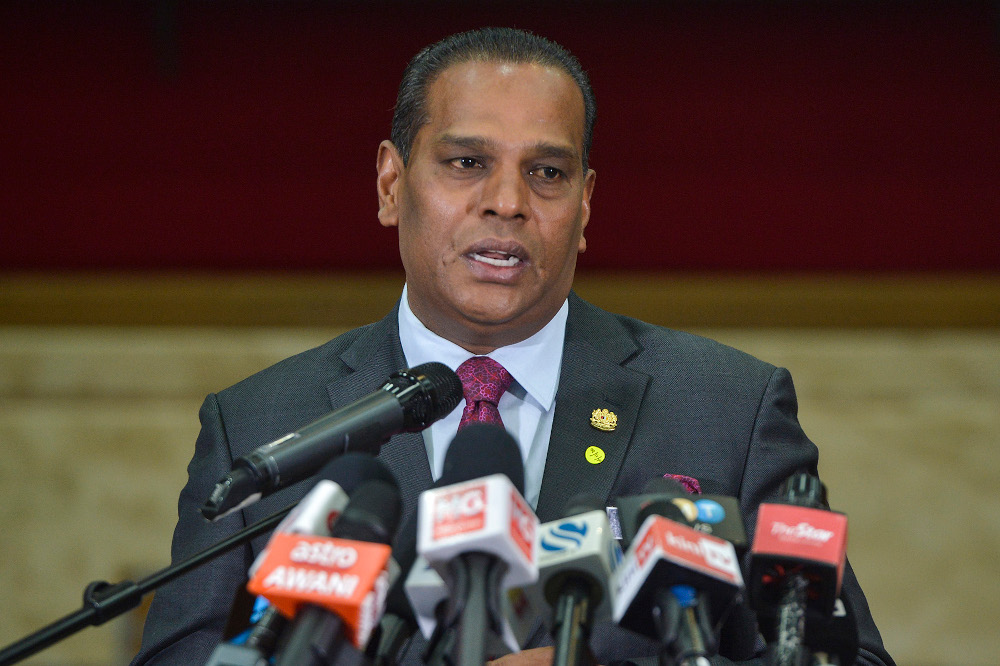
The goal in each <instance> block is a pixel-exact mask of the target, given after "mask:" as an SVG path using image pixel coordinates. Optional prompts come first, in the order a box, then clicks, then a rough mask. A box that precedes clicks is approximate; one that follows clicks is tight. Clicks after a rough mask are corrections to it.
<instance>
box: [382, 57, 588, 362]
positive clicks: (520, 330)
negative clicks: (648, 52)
mask: <svg viewBox="0 0 1000 666" xmlns="http://www.w3.org/2000/svg"><path fill="white" fill-rule="evenodd" d="M427 111H428V114H429V118H430V120H429V122H427V123H426V124H425V125H424V126H422V127H421V128H420V130H419V131H418V132H417V135H416V137H415V138H414V142H413V146H412V148H411V151H410V160H409V164H407V165H406V166H405V167H404V166H403V163H402V160H401V159H400V157H399V154H398V152H397V151H396V149H395V147H394V146H393V145H392V144H391V143H390V142H388V141H385V142H383V143H382V145H381V146H380V147H379V155H378V171H379V178H378V192H379V203H380V209H379V220H380V221H381V223H382V224H383V225H384V226H387V227H398V229H399V250H400V256H401V258H402V261H403V268H404V269H405V271H406V282H407V290H408V293H409V304H410V307H411V308H412V310H413V312H414V314H415V315H416V316H417V317H418V318H419V319H420V320H421V321H422V322H423V323H424V325H425V326H427V327H428V328H429V329H431V330H432V331H434V332H436V333H437V334H439V335H441V336H442V337H445V338H447V339H449V340H452V341H453V342H455V343H457V344H459V345H461V346H463V347H465V348H466V349H468V350H470V351H472V352H474V353H486V352H489V351H492V350H493V349H495V348H496V347H500V346H503V345H507V344H511V343H514V342H518V341H520V340H523V339H525V338H527V337H529V336H531V335H533V334H534V333H535V332H537V331H538V330H540V329H541V328H542V327H543V326H544V325H545V324H546V323H548V321H549V320H550V319H551V318H552V316H553V315H554V314H555V313H556V311H557V310H558V309H559V307H560V306H561V305H562V303H563V301H564V300H565V298H566V296H567V294H568V293H569V290H570V287H571V285H572V282H573V274H574V271H575V269H576V256H577V254H578V253H579V252H583V251H584V249H586V241H585V240H584V237H583V230H584V227H586V226H587V220H588V219H589V218H590V195H591V192H592V191H593V189H594V179H595V175H596V174H595V173H594V172H593V171H587V172H584V169H583V166H582V159H581V155H582V150H583V126H584V108H583V95H582V94H581V92H580V90H579V88H578V87H577V85H576V83H575V82H574V81H573V79H572V78H570V77H569V76H568V75H567V74H565V73H564V72H562V71H561V70H559V69H555V68H547V67H542V66H538V65H510V64H502V63H493V62H486V63H482V62H479V63H476V62H470V63H463V64H458V65H453V66H451V67H449V68H448V69H446V70H445V71H443V72H442V73H441V74H440V75H439V76H438V78H437V79H436V80H435V81H434V82H433V83H432V84H431V86H430V89H429V91H428V96H427Z"/></svg>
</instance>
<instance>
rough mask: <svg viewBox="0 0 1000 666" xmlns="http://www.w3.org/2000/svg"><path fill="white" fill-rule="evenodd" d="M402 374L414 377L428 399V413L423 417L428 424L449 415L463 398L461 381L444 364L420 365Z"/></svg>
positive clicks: (433, 362)
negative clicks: (429, 402)
mask: <svg viewBox="0 0 1000 666" xmlns="http://www.w3.org/2000/svg"><path fill="white" fill-rule="evenodd" d="M404 372H405V373H406V374H409V375H411V376H413V377H415V378H416V380H417V381H418V382H419V383H420V385H421V386H422V387H423V388H424V390H425V391H426V392H427V395H428V396H429V397H430V401H431V404H430V413H429V414H427V415H426V417H425V419H426V420H427V422H428V423H430V422H432V421H437V420H438V419H442V418H444V417H445V416H447V415H448V414H450V413H451V412H452V410H454V409H455V407H457V406H458V403H459V402H460V401H461V400H462V398H463V397H464V395H463V393H462V380H461V379H459V378H458V375H457V374H455V371H454V370H452V369H451V368H449V367H448V366H447V365H445V364H444V363H437V362H435V361H432V362H430V363H422V364H420V365H418V366H415V367H413V368H410V369H409V370H405V371H404Z"/></svg>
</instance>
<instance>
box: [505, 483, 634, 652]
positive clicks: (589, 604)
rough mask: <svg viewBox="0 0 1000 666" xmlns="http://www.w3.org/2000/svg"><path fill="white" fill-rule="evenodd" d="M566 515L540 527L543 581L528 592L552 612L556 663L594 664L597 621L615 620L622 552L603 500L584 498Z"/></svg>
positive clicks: (572, 503) (574, 502) (537, 604)
mask: <svg viewBox="0 0 1000 666" xmlns="http://www.w3.org/2000/svg"><path fill="white" fill-rule="evenodd" d="M565 514H566V515H567V517H566V518H563V519H561V520H554V521H551V522H547V523H543V524H542V526H541V527H540V528H539V533H538V534H539V536H538V544H539V549H538V582H537V583H535V584H534V585H531V586H530V587H527V588H525V593H526V594H527V595H528V598H529V599H530V600H531V602H532V603H533V604H534V606H535V607H537V608H546V609H548V611H549V612H548V615H549V626H551V627H552V635H553V638H554V639H555V643H556V644H555V655H554V657H553V660H552V663H553V664H555V665H563V664H593V663H595V662H594V660H593V655H592V654H591V652H590V647H589V641H590V632H591V629H592V627H593V624H594V622H599V621H604V620H610V619H611V617H612V613H613V609H614V590H613V589H612V587H611V586H610V585H609V580H610V578H611V576H612V574H613V573H614V571H615V569H616V568H617V567H618V564H619V563H620V562H621V560H622V551H621V547H620V546H619V545H618V541H617V540H616V539H615V538H614V535H613V534H612V530H611V523H610V521H609V520H608V514H607V511H606V509H605V502H604V501H602V500H601V498H600V497H597V496H595V495H587V494H583V495H578V496H576V497H574V498H573V499H571V500H570V501H569V502H568V503H567V506H566V510H565Z"/></svg>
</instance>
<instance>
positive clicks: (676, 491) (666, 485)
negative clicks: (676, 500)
mask: <svg viewBox="0 0 1000 666" xmlns="http://www.w3.org/2000/svg"><path fill="white" fill-rule="evenodd" d="M642 494H643V495H654V494H655V495H670V496H672V497H687V496H688V495H690V492H688V490H687V489H686V488H685V487H684V485H683V484H682V483H681V482H680V481H678V480H677V479H671V478H670V477H668V476H657V477H654V478H652V479H650V480H649V482H648V483H647V484H646V485H645V486H644V487H643V489H642Z"/></svg>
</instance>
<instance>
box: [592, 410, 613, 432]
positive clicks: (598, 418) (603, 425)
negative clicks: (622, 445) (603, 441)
mask: <svg viewBox="0 0 1000 666" xmlns="http://www.w3.org/2000/svg"><path fill="white" fill-rule="evenodd" d="M590 425H592V426H594V427H595V428H597V429H598V430H603V431H604V432H611V431H612V430H614V429H615V428H617V427H618V417H617V416H616V415H615V413H614V412H609V411H608V410H606V409H595V410H594V412H593V413H592V414H591V415H590Z"/></svg>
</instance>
